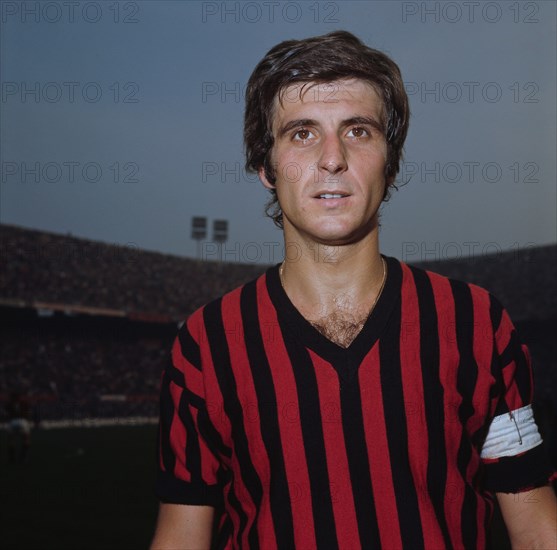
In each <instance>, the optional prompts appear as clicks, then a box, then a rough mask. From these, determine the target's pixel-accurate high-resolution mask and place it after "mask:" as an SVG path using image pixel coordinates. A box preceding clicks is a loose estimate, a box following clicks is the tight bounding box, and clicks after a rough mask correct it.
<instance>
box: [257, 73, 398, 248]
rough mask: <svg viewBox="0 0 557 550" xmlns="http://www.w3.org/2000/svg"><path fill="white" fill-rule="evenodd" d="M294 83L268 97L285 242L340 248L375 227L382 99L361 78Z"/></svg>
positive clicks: (381, 183)
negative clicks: (271, 98)
mask: <svg viewBox="0 0 557 550" xmlns="http://www.w3.org/2000/svg"><path fill="white" fill-rule="evenodd" d="M301 87H302V84H294V85H292V86H290V87H288V88H286V89H285V90H284V91H283V94H282V102H279V101H278V98H276V99H275V108H274V119H273V136H274V139H275V141H274V145H273V150H272V154H271V162H272V165H273V167H274V169H275V175H276V181H275V183H274V184H271V183H270V182H269V181H268V180H267V179H266V177H265V173H264V170H263V169H261V170H260V171H259V176H260V178H261V180H262V182H263V184H264V185H265V186H266V187H269V188H273V187H274V188H276V192H277V196H278V201H279V204H280V206H281V209H282V213H283V223H284V231H285V236H286V237H287V239H289V240H292V239H295V240H297V239H298V238H301V239H303V240H306V241H307V240H309V241H310V242H318V243H320V244H328V245H341V244H348V243H352V242H356V241H358V240H361V239H362V238H363V237H365V236H366V235H369V234H370V232H371V231H372V230H373V229H374V228H376V226H377V212H378V209H379V206H380V205H381V202H382V199H383V194H384V189H385V184H386V182H385V163H386V159H387V144H386V140H385V136H384V129H383V123H382V121H383V104H382V101H381V98H380V97H379V95H378V94H377V93H376V92H375V90H374V89H373V88H372V87H371V86H370V85H369V84H367V83H366V82H364V81H362V80H356V79H352V80H338V81H335V82H331V83H328V84H306V86H305V88H304V90H303V91H302V93H301V94H300V89H301Z"/></svg>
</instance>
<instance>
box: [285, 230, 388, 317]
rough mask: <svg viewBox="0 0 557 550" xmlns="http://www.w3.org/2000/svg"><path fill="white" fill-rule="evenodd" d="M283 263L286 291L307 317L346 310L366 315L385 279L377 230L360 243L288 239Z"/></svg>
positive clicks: (327, 314)
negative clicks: (328, 243)
mask: <svg viewBox="0 0 557 550" xmlns="http://www.w3.org/2000/svg"><path fill="white" fill-rule="evenodd" d="M285 245H286V247H285V250H286V251H287V255H286V259H285V261H284V263H283V265H282V277H281V279H282V283H283V286H284V290H285V292H286V293H287V295H288V297H289V298H290V300H291V301H292V303H293V304H294V305H295V306H296V308H297V309H298V310H299V311H300V313H302V315H303V316H304V317H306V319H308V320H315V319H322V318H324V317H328V316H331V315H338V314H339V313H343V312H351V314H352V315H354V316H355V317H362V318H364V317H366V316H367V314H368V313H369V311H370V308H372V306H373V304H374V303H375V301H376V300H377V298H378V296H379V293H380V289H381V286H382V283H383V281H384V269H385V268H384V266H383V261H382V258H381V255H380V253H379V243H378V238H377V232H376V231H374V232H372V233H370V234H369V235H368V236H366V238H364V239H362V240H360V241H358V242H357V243H353V244H349V245H341V246H327V245H321V244H316V243H314V242H312V243H307V242H305V241H301V240H299V239H296V240H289V239H288V235H287V233H286V232H285Z"/></svg>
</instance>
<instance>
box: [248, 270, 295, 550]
mask: <svg viewBox="0 0 557 550" xmlns="http://www.w3.org/2000/svg"><path fill="white" fill-rule="evenodd" d="M264 280H265V279H264V278H260V279H259V281H261V282H264ZM240 303H241V310H242V323H243V326H244V338H245V345H246V350H247V355H248V358H249V362H250V364H251V365H252V372H253V382H254V387H255V391H256V393H257V401H258V404H259V414H260V415H261V419H262V420H261V422H264V425H265V430H262V434H261V435H262V436H263V441H264V443H265V448H266V449H267V456H268V457H269V459H270V460H271V469H272V477H271V486H270V488H269V491H270V497H271V514H272V517H273V524H274V526H275V536H276V545H277V547H278V548H293V547H294V526H293V520H292V506H291V504H290V495H289V492H288V480H287V477H286V469H285V465H284V456H283V454H282V446H281V440H280V428H279V421H278V411H277V409H276V403H277V399H276V394H275V388H274V385H273V379H272V376H271V370H270V366H269V361H268V358H267V355H266V354H265V349H264V346H263V341H262V335H261V329H260V324H259V313H258V299H257V287H256V282H255V281H252V282H251V283H248V284H247V285H245V286H244V288H243V289H242V294H241V298H240Z"/></svg>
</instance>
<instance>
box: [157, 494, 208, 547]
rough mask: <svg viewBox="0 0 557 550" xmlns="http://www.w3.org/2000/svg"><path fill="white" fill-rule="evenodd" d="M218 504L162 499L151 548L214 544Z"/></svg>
mask: <svg viewBox="0 0 557 550" xmlns="http://www.w3.org/2000/svg"><path fill="white" fill-rule="evenodd" d="M213 516H214V508H213V507H212V506H190V505H185V504H167V503H161V504H160V507H159V516H158V520H157V528H156V530H155V536H154V537H153V542H152V543H151V550H170V549H178V548H179V549H180V550H182V549H183V550H187V549H192V550H193V549H195V550H205V549H207V550H208V549H209V548H210V547H211V532H212V525H213Z"/></svg>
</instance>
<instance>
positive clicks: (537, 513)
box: [497, 485, 557, 548]
mask: <svg viewBox="0 0 557 550" xmlns="http://www.w3.org/2000/svg"><path fill="white" fill-rule="evenodd" d="M497 500H498V502H499V506H500V508H501V514H502V516H503V520H504V521H505V525H506V527H507V531H508V532H509V537H510V539H511V543H512V546H513V548H557V499H556V498H555V493H554V491H553V489H552V488H551V486H549V485H546V486H544V487H537V488H536V489H532V490H531V491H524V492H522V493H497Z"/></svg>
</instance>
